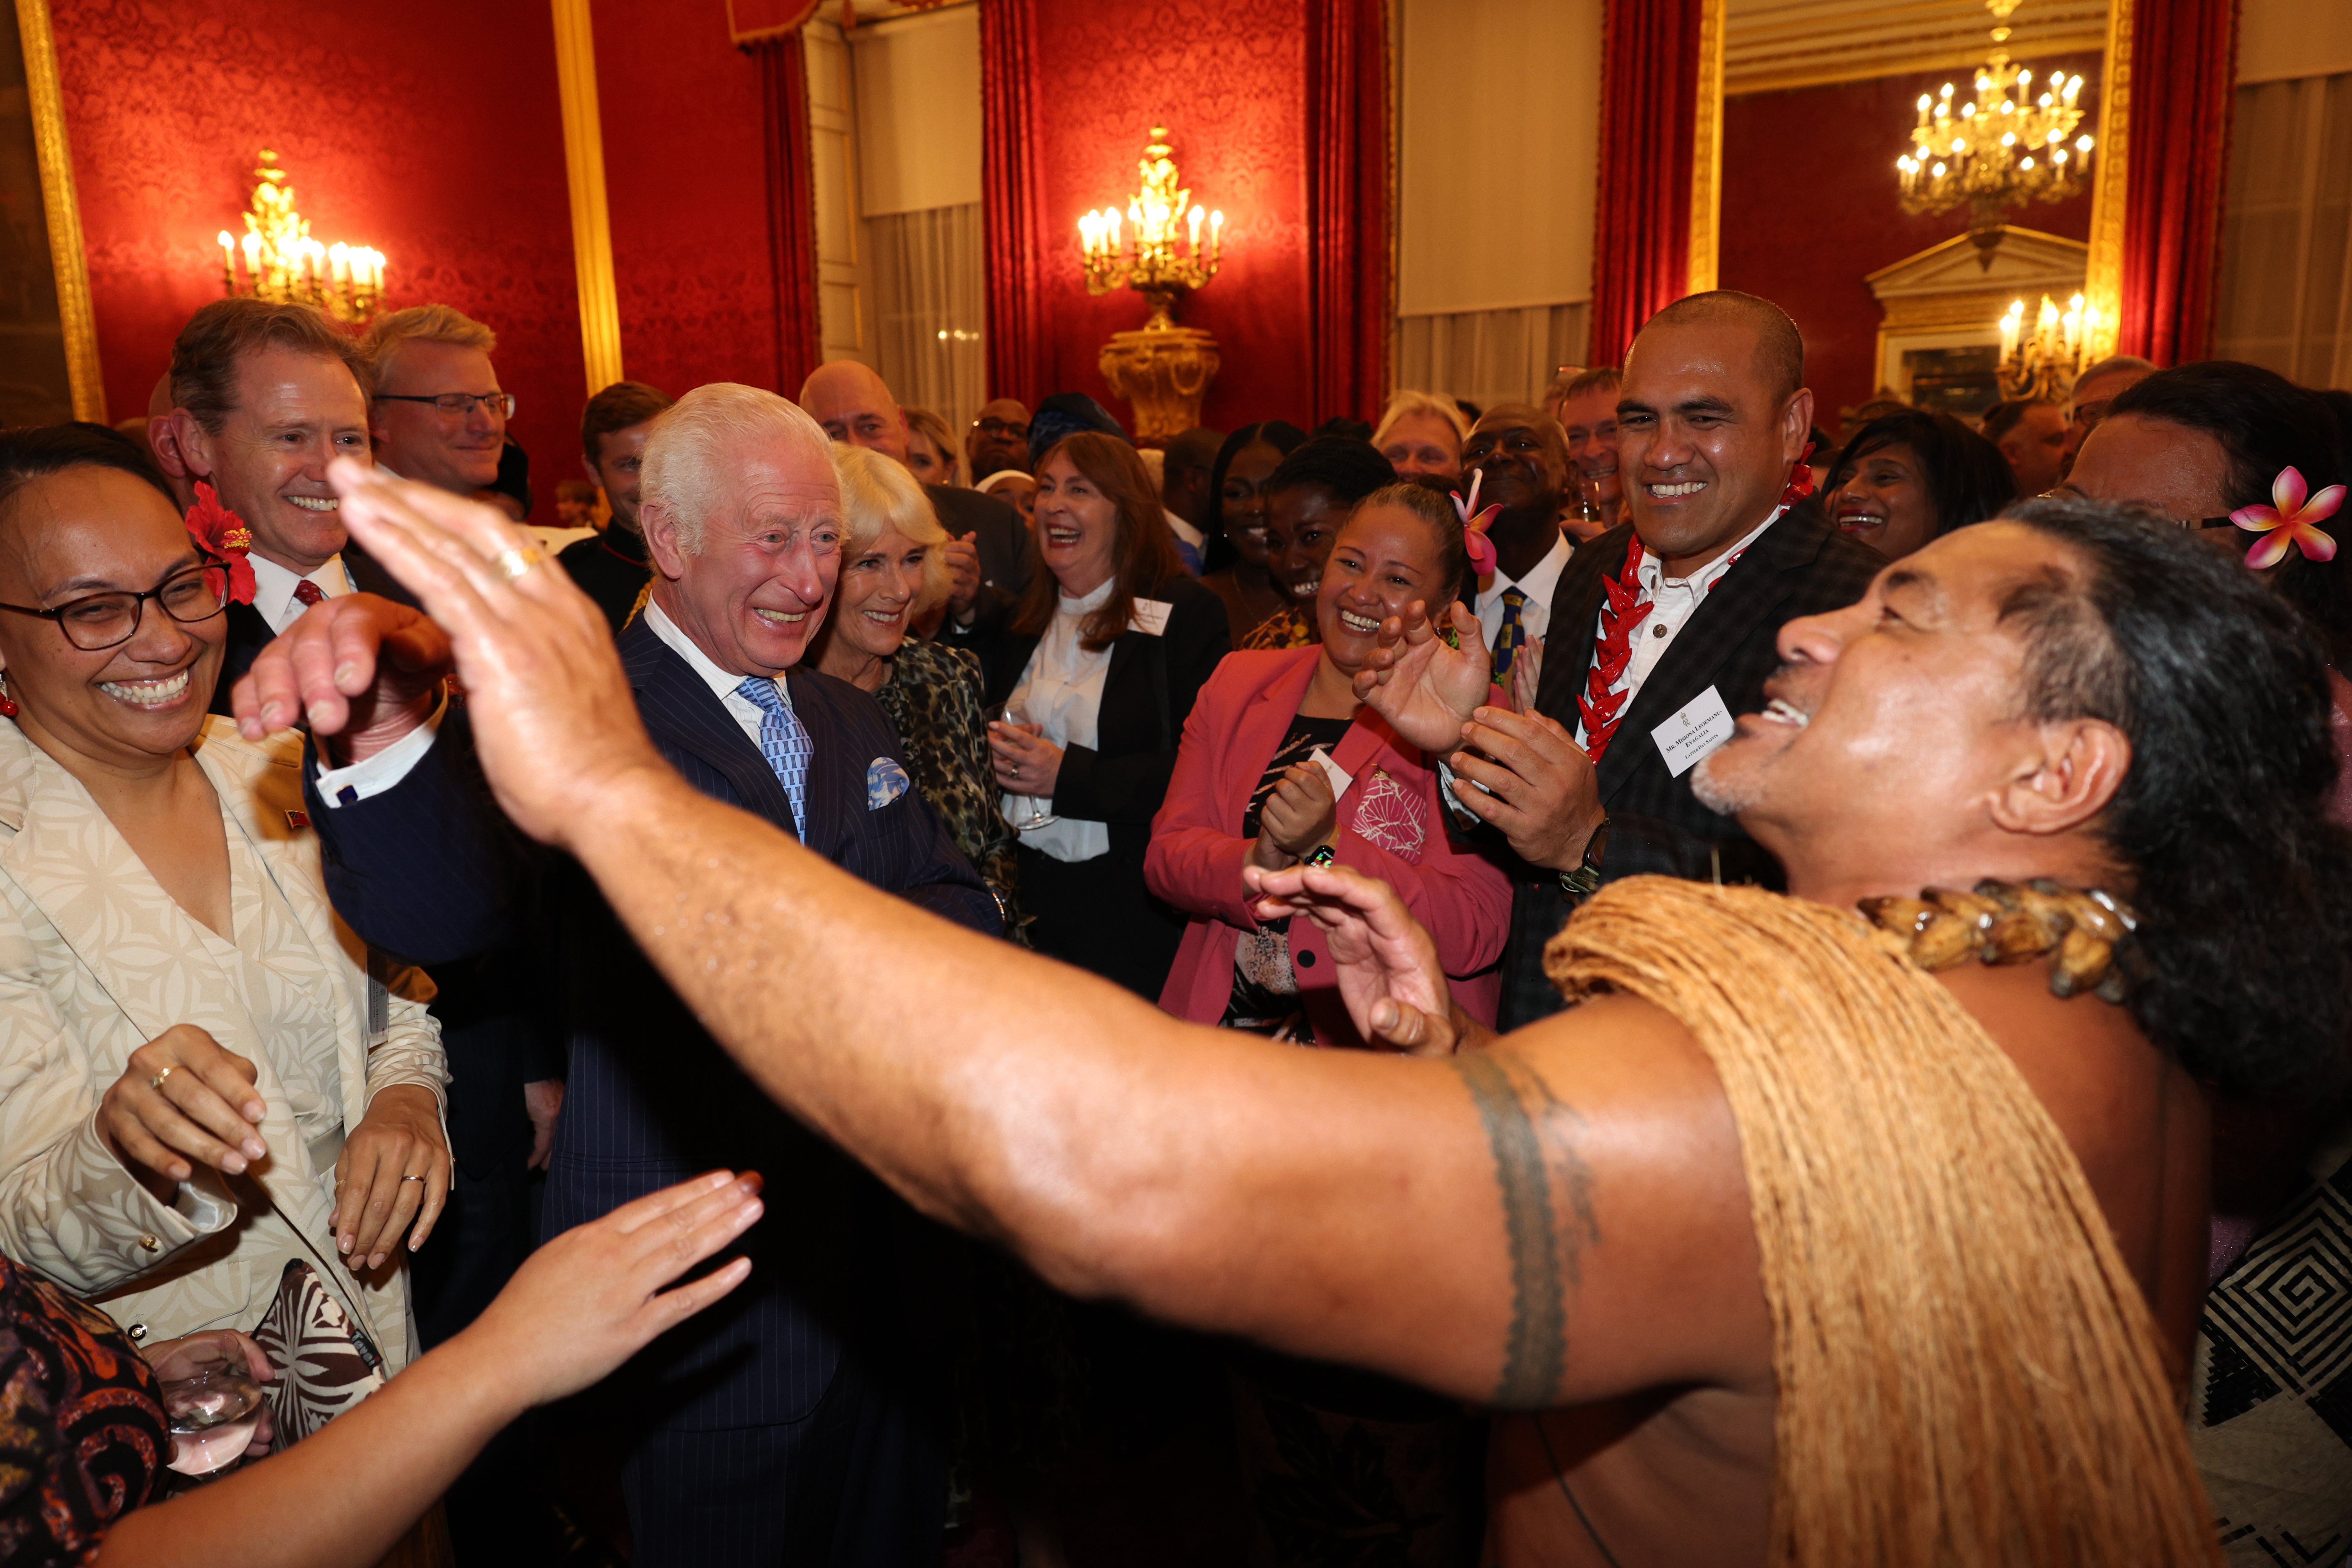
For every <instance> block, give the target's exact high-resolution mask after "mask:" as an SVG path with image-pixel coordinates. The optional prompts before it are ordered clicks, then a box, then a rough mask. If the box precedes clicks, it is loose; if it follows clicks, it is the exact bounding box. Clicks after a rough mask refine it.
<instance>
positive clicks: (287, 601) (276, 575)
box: [245, 552, 359, 632]
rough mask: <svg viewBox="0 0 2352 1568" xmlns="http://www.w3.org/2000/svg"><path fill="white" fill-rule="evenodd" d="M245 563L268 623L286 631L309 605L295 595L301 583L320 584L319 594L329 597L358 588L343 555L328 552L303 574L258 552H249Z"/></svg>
mask: <svg viewBox="0 0 2352 1568" xmlns="http://www.w3.org/2000/svg"><path fill="white" fill-rule="evenodd" d="M245 563H246V564H247V565H248V566H250V567H252V568H253V607H254V608H255V609H256V610H258V611H259V612H261V618H262V619H263V620H265V621H268V623H269V629H270V630H271V631H272V632H283V631H285V629H286V628H287V627H288V626H292V625H293V624H294V623H295V622H296V621H299V620H300V619H301V618H302V612H303V611H304V610H307V609H309V608H310V605H305V604H303V603H302V602H301V601H300V600H299V599H297V598H296V597H295V596H294V587H295V584H298V583H305V582H308V583H312V584H317V586H318V589H319V592H320V595H322V596H324V597H326V598H330V599H340V598H341V597H342V596H343V595H346V594H356V593H358V592H359V589H358V588H357V587H356V586H355V585H354V584H352V574H351V570H350V568H348V567H346V566H345V565H344V564H343V558H342V557H341V555H330V556H328V557H327V559H326V561H325V562H324V563H322V564H320V567H319V569H318V570H317V571H315V572H312V573H310V574H304V575H298V574H295V573H293V572H289V571H288V570H287V569H286V568H285V567H283V566H280V565H279V564H278V563H277V562H275V561H266V560H264V559H262V557H261V555H260V554H259V553H258V552H248V553H247V555H246V558H245Z"/></svg>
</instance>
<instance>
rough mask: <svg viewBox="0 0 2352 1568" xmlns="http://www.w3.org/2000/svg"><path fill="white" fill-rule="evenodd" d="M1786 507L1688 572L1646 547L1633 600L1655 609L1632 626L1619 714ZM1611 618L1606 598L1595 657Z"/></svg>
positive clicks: (1579, 731)
mask: <svg viewBox="0 0 2352 1568" xmlns="http://www.w3.org/2000/svg"><path fill="white" fill-rule="evenodd" d="M1786 510H1788V509H1787V508H1786V507H1774V508H1773V509H1772V515H1771V516H1770V517H1768V518H1766V519H1765V520H1764V521H1762V522H1759V523H1758V524H1757V525H1756V527H1755V529H1754V530H1753V531H1751V532H1749V533H1748V535H1747V536H1746V537H1745V538H1743V539H1741V540H1740V541H1739V542H1738V543H1737V544H1735V545H1733V546H1732V547H1731V548H1730V549H1728V550H1727V551H1725V552H1723V553H1722V554H1720V555H1718V556H1717V557H1716V558H1715V559H1714V560H1713V561H1710V562H1708V563H1706V565H1705V566H1702V567H1700V568H1699V570H1698V571H1697V572H1696V574H1693V575H1691V576H1688V577H1669V576H1667V575H1666V567H1665V563H1664V561H1662V560H1660V559H1659V558H1658V556H1657V555H1655V554H1654V553H1653V552H1650V551H1647V550H1644V551H1643V552H1642V564H1641V565H1640V566H1639V567H1638V568H1636V570H1635V575H1636V577H1637V578H1638V580H1639V581H1640V583H1641V585H1642V586H1641V592H1640V593H1639V594H1637V595H1635V596H1634V599H1633V604H1634V605H1635V606H1636V607H1638V606H1640V605H1649V606H1650V613H1649V615H1648V616H1645V617H1644V618H1643V621H1642V624H1641V625H1640V626H1635V627H1634V628H1633V640H1632V642H1631V644H1630V645H1629V651H1630V652H1631V654H1632V656H1633V657H1632V658H1628V659H1627V660H1626V661H1625V673H1624V674H1622V675H1621V676H1619V677H1618V678H1617V684H1616V685H1614V686H1612V687H1611V688H1610V690H1612V691H1622V692H1623V693H1624V694H1625V700H1624V701H1623V702H1622V704H1620V705H1619V707H1618V709H1617V711H1618V712H1619V713H1620V714H1622V713H1624V712H1625V710H1627V709H1629V708H1631V707H1633V699H1634V698H1635V697H1637V696H1639V695H1640V694H1641V690H1642V683H1643V681H1645V680H1647V679H1650V672H1651V671H1652V670H1654V669H1655V668H1658V661H1659V660H1660V659H1662V658H1665V657H1666V650H1667V649H1668V648H1670V647H1673V646H1674V642H1675V637H1679V636H1681V635H1682V629H1683V627H1685V626H1688V625H1689V624H1690V618H1691V616H1695V615H1696V614H1697V613H1698V607H1699V605H1703V604H1705V603H1706V596H1707V595H1708V594H1709V593H1710V592H1712V591H1713V589H1714V587H1715V585H1716V584H1717V583H1720V582H1722V581H1723V580H1724V578H1725V577H1726V576H1727V575H1728V574H1730V572H1731V568H1732V567H1733V565H1735V564H1736V563H1738V560H1739V558H1740V556H1741V555H1743V554H1745V553H1746V552H1747V551H1748V546H1749V545H1751V544H1754V543H1755V542H1757V541H1758V540H1759V539H1761V538H1763V537H1764V531H1765V530H1766V529H1768V528H1769V527H1771V526H1772V525H1773V524H1774V523H1775V522H1778V521H1780V514H1781V513H1782V512H1784V511H1786ZM1608 619H1609V603H1608V601H1607V600H1606V599H1603V600H1602V601H1601V613H1600V614H1599V615H1598V616H1594V617H1593V622H1592V646H1593V657H1595V658H1597V657H1598V656H1599V653H1600V647H1601V634H1602V632H1603V631H1604V630H1605V629H1606V627H1607V625H1608ZM1591 668H1592V661H1591V658H1588V659H1587V660H1586V661H1585V669H1586V673H1587V680H1588V682H1589V680H1590V676H1591ZM1585 689H1586V686H1585V685H1583V684H1580V685H1579V686H1578V688H1577V693H1578V695H1579V696H1581V695H1583V694H1584V691H1585ZM1576 743H1577V744H1578V745H1580V746H1581V745H1582V744H1584V721H1583V720H1582V719H1581V718H1579V719H1578V720H1577V724H1576Z"/></svg>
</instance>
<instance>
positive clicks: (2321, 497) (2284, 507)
mask: <svg viewBox="0 0 2352 1568" xmlns="http://www.w3.org/2000/svg"><path fill="white" fill-rule="evenodd" d="M2307 489H2309V487H2308V486H2306V485H2305V483H2304V480H2303V474H2302V472H2301V471H2300V470H2299V469H2296V468H2292V467H2289V468H2282V469H2280V470H2279V477H2278V478H2277V479H2274V480H2273V481H2272V483H2271V500H2273V501H2274V502H2276V503H2277V504H2276V505H2275V506H2245V507H2240V508H2239V509H2238V510H2235V511H2233V512H2231V514H2230V521H2231V522H2234V523H2236V524H2237V525H2238V526H2239V527H2240V528H2242V529H2244V530H2246V531H2248V532H2250V533H2262V534H2267V535H2269V537H2268V538H2266V539H2258V540H2256V541H2254V547H2253V548H2252V550H2249V551H2247V552H2246V564H2247V565H2249V566H2251V567H2252V568H2253V569H2254V570H2255V571H2257V572H2260V571H2262V570H2263V569H2264V568H2265V567H2271V566H2275V565H2277V564H2278V563H2280V562H2282V561H2284V560H2285V559H2286V551H2287V546H2288V545H2290V544H2292V545H2294V547H2295V548H2296V549H2297V550H2300V551H2302V552H2303V553H2304V557H2305V559H2306V560H2310V561H2333V560H2335V559H2336V541H2335V540H2334V539H2333V538H2331V537H2329V536H2328V535H2327V534H2325V533H2322V532H2321V531H2319V524H2320V523H2322V522H2324V521H2326V520H2327V519H2329V518H2331V517H2334V516H2335V515H2336V508H2337V507H2339V506H2342V505H2343V504H2344V487H2343V486H2342V485H2330V486H2328V487H2327V488H2326V489H2324V490H2322V491H2320V492H2319V493H2318V494H2317V495H2315V496H2312V497H2311V498H2310V499H2309V500H2305V492H2306V490H2307Z"/></svg>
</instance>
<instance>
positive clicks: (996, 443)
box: [963, 397, 1029, 485]
mask: <svg viewBox="0 0 2352 1568" xmlns="http://www.w3.org/2000/svg"><path fill="white" fill-rule="evenodd" d="M963 456H964V466H965V468H966V471H967V472H969V473H970V474H971V482H972V483H973V484H975V485H976V484H978V483H980V481H981V480H982V479H986V478H988V476H989V475H991V474H999V473H1003V471H1004V470H1005V469H1007V468H1020V467H1021V465H1022V464H1024V463H1025V462H1027V461H1028V460H1029V409H1028V405H1025V404H1024V403H1023V402H1022V401H1021V400H1020V399H1019V398H1017V397H999V398H994V399H992V400H991V401H989V402H987V403H985V404H982V405H981V410H980V413H979V415H978V416H976V417H975V418H974V419H973V420H972V422H971V430H969V431H967V432H966V433H965V435H964V438H963Z"/></svg>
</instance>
